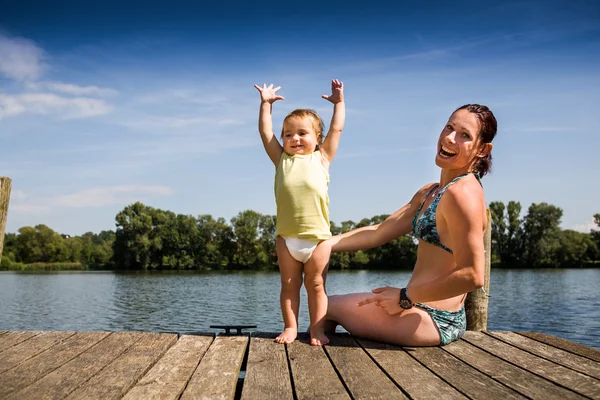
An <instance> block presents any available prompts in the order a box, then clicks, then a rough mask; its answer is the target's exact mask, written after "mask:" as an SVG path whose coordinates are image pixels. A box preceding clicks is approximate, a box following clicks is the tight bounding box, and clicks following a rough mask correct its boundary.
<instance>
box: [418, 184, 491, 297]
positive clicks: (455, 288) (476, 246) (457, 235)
mask: <svg viewBox="0 0 600 400" xmlns="http://www.w3.org/2000/svg"><path fill="white" fill-rule="evenodd" d="M485 215H486V214H485V202H484V200H483V191H482V190H481V187H480V186H479V184H478V183H477V182H475V181H474V182H470V183H467V182H465V184H464V185H463V184H456V185H453V186H452V187H450V188H449V189H448V190H447V191H446V193H445V194H444V197H443V198H442V200H440V203H439V206H438V218H439V217H440V216H441V217H442V218H444V220H445V222H446V226H447V229H448V238H449V242H448V244H449V245H450V248H451V249H452V253H453V257H454V262H455V264H456V267H455V268H454V269H452V271H450V272H449V273H448V274H446V275H443V276H440V277H439V278H437V279H435V280H433V281H431V282H427V283H423V284H419V285H415V286H410V287H409V288H408V291H407V294H408V297H409V298H410V300H411V301H412V302H413V303H418V302H427V301H435V300H440V299H447V298H450V297H454V296H458V295H461V294H465V293H468V292H471V291H473V290H475V289H478V288H480V287H482V286H483V284H484V278H485V249H484V244H483V233H484V229H485V226H486V224H487V221H486V220H485Z"/></svg>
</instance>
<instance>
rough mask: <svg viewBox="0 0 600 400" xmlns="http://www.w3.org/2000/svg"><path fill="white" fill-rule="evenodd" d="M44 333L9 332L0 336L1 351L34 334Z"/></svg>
mask: <svg viewBox="0 0 600 400" xmlns="http://www.w3.org/2000/svg"><path fill="white" fill-rule="evenodd" d="M41 333H43V332H42V331H21V332H7V333H6V334H5V335H2V336H1V337H0V353H2V352H3V351H5V350H6V349H10V348H11V347H13V346H15V345H17V344H19V343H21V342H24V341H25V340H27V339H30V338H32V337H34V336H37V335H39V334H41Z"/></svg>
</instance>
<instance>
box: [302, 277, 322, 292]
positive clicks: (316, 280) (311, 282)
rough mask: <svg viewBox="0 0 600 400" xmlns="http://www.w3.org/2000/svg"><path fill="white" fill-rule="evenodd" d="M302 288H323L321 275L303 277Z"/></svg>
mask: <svg viewBox="0 0 600 400" xmlns="http://www.w3.org/2000/svg"><path fill="white" fill-rule="evenodd" d="M304 286H306V289H313V290H317V289H322V288H323V287H324V286H325V279H323V276H322V275H321V274H306V275H304Z"/></svg>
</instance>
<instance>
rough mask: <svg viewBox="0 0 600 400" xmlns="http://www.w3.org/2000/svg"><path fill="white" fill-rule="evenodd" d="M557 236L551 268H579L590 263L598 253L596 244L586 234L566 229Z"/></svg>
mask: <svg viewBox="0 0 600 400" xmlns="http://www.w3.org/2000/svg"><path fill="white" fill-rule="evenodd" d="M558 236H559V239H558V240H559V246H558V248H557V249H556V252H555V254H554V257H552V261H553V262H554V263H553V265H551V266H553V267H581V266H582V265H583V264H584V263H586V262H589V261H592V260H593V257H594V256H595V254H596V252H597V251H598V247H597V246H596V243H594V241H593V240H592V237H591V236H590V235H589V234H587V233H582V232H576V231H573V230H570V229H566V230H563V231H561V232H560V233H559V235H558Z"/></svg>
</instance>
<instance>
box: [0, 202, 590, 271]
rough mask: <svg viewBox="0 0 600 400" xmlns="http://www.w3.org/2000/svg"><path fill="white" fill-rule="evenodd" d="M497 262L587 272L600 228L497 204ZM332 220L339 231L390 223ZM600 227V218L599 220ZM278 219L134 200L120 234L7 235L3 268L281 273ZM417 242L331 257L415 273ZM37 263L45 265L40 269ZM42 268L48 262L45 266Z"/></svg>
mask: <svg viewBox="0 0 600 400" xmlns="http://www.w3.org/2000/svg"><path fill="white" fill-rule="evenodd" d="M490 211H491V213H492V219H493V230H492V261H493V262H494V263H495V264H496V265H499V266H508V267H581V266H587V265H593V264H594V263H596V262H598V260H599V259H600V251H599V249H600V231H594V230H593V231H592V232H590V233H581V232H575V231H572V230H561V229H560V228H559V225H560V219H561V217H562V210H561V209H560V208H558V207H555V206H553V205H549V204H546V203H540V204H535V203H534V204H532V205H531V206H530V207H529V210H528V212H527V214H526V215H525V217H523V218H520V214H521V205H520V203H518V202H513V201H511V202H509V203H508V204H507V205H506V206H505V205H504V204H503V203H501V202H492V203H491V204H490ZM387 217H388V216H387V215H378V216H375V217H372V218H365V219H363V220H361V221H360V222H358V223H355V222H353V221H344V222H342V223H341V225H337V224H335V223H334V222H332V223H331V231H332V233H333V234H334V235H335V234H338V233H343V232H347V231H349V230H352V229H355V228H359V227H362V226H367V225H373V224H378V223H380V222H382V221H383V220H385V218H387ZM594 218H595V222H596V224H598V226H599V227H600V214H596V215H595V216H594ZM274 239H275V216H272V215H262V214H260V213H257V212H255V211H252V210H246V211H242V212H240V213H239V214H238V215H237V216H235V217H233V218H232V219H231V220H230V221H229V223H228V222H227V221H226V220H225V219H223V218H218V219H214V218H213V217H212V216H210V215H199V216H197V217H194V216H191V215H182V214H175V213H173V212H171V211H165V210H160V209H157V208H153V207H149V206H146V205H144V204H142V203H139V202H138V203H135V204H132V205H129V206H127V207H125V208H124V209H123V210H122V211H121V212H119V213H118V214H117V216H116V231H115V232H113V231H102V232H100V234H94V233H91V232H88V233H85V234H84V235H82V236H74V237H68V236H66V235H61V234H59V233H57V232H54V231H53V230H52V229H50V228H49V227H47V226H45V225H37V226H35V227H34V228H32V227H23V228H21V229H19V232H18V234H14V233H8V234H6V236H5V242H4V252H3V256H2V262H1V264H0V265H1V267H2V268H3V269H26V267H27V266H32V265H39V266H40V267H41V266H43V265H46V267H47V268H46V269H95V268H101V269H115V270H162V269H178V270H215V269H235V270H238V269H249V270H259V269H275V268H277V258H276V252H275V240H274ZM416 243H417V242H416V240H415V238H414V237H413V236H412V235H411V234H407V235H405V236H402V237H400V238H397V239H395V240H393V241H391V242H390V243H387V244H385V245H383V246H381V247H378V248H375V249H370V250H366V251H358V252H353V253H336V254H333V255H332V256H331V263H330V268H332V269H402V268H404V269H412V267H413V265H414V263H415V260H416V249H417V245H416ZM33 263H38V264H33ZM39 263H41V264H39Z"/></svg>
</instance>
